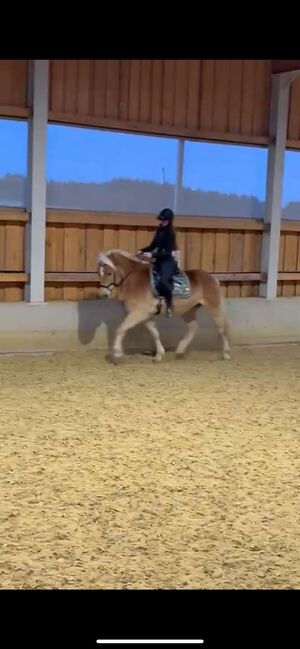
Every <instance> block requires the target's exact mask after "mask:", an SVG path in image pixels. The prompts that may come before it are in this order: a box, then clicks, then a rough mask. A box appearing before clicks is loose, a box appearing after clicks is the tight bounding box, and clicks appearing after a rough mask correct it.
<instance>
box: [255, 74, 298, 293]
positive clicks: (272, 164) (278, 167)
mask: <svg viewBox="0 0 300 649" xmlns="http://www.w3.org/2000/svg"><path fill="white" fill-rule="evenodd" d="M298 74H299V72H296V73H295V72H287V73H282V74H276V75H273V76H272V86H271V109H270V123H269V134H270V138H271V144H270V146H269V152H268V167H267V186H266V209H265V226H266V227H265V231H264V233H263V241H262V255H261V270H262V273H263V274H264V276H263V281H262V282H261V284H260V295H261V297H266V298H268V299H274V298H276V297H277V278H278V263H279V246H280V229H281V211H282V191H283V173H284V156H285V147H286V137H287V124H288V111H289V89H290V83H291V81H293V79H294V78H295V76H297V75H298Z"/></svg>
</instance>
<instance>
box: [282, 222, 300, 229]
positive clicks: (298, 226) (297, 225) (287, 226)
mask: <svg viewBox="0 0 300 649" xmlns="http://www.w3.org/2000/svg"><path fill="white" fill-rule="evenodd" d="M281 232H300V221H292V220H288V219H287V220H286V221H281Z"/></svg>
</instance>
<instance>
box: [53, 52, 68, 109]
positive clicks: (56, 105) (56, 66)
mask: <svg viewBox="0 0 300 649" xmlns="http://www.w3.org/2000/svg"><path fill="white" fill-rule="evenodd" d="M64 85H65V62H64V61H62V60H53V61H51V63H50V89H49V109H50V110H53V111H61V112H62V113H63V112H64Z"/></svg>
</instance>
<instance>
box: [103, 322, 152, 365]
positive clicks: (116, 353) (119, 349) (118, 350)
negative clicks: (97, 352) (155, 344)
mask: <svg viewBox="0 0 300 649" xmlns="http://www.w3.org/2000/svg"><path fill="white" fill-rule="evenodd" d="M148 318H149V313H144V312H141V311H132V312H131V313H129V314H128V315H127V316H126V318H125V319H124V320H123V322H121V324H120V326H119V327H118V329H117V333H116V337H115V340H114V344H113V353H112V360H113V362H114V363H118V362H119V361H120V360H121V358H122V356H123V340H124V336H125V334H126V333H127V331H129V329H132V328H133V327H135V326H136V325H138V324H141V323H142V322H145V321H146V320H148Z"/></svg>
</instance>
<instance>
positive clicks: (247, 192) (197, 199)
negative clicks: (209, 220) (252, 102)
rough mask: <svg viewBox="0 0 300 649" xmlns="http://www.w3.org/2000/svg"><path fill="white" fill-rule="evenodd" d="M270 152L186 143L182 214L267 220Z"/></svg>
mask: <svg viewBox="0 0 300 649" xmlns="http://www.w3.org/2000/svg"><path fill="white" fill-rule="evenodd" d="M266 173H267V149H262V148H258V147H250V146H247V147H246V146H237V145H231V144H213V143H204V142H186V143H185V153H184V172H183V192H182V205H181V210H180V211H181V212H182V213H183V214H189V215H201V216H228V217H243V218H245V217H246V218H247V217H248V218H263V216H264V207H265V185H266Z"/></svg>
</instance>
